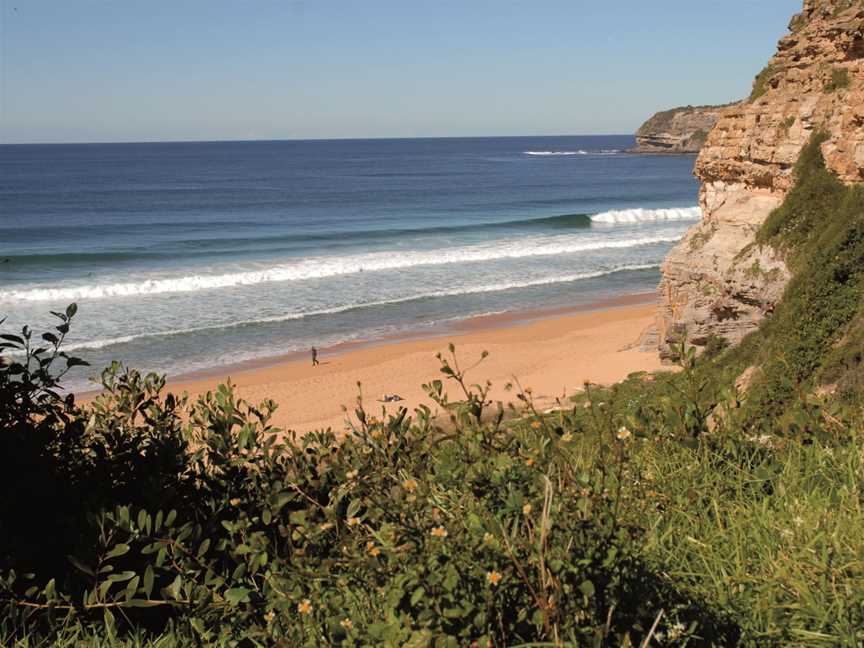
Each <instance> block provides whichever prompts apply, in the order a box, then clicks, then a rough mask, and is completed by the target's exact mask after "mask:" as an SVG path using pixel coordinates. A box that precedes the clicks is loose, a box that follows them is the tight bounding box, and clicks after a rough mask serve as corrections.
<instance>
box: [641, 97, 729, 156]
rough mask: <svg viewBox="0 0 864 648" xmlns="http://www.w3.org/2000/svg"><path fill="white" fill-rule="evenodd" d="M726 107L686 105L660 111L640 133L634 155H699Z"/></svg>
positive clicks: (645, 124) (646, 123) (644, 125)
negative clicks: (709, 133)
mask: <svg viewBox="0 0 864 648" xmlns="http://www.w3.org/2000/svg"><path fill="white" fill-rule="evenodd" d="M724 108H726V106H682V107H681V108H672V109H671V110H664V111H662V112H658V113H657V114H656V115H654V116H653V117H651V119H649V120H648V121H646V122H645V123H644V124H642V126H640V127H639V130H637V131H636V148H635V149H633V151H632V152H633V153H678V154H681V153H698V152H699V150H700V149H701V148H702V145H703V144H705V138H706V137H707V136H708V132H709V131H710V130H711V129H712V128H713V127H714V124H716V123H717V119H718V118H719V117H720V114H721V113H722V111H723V109H724Z"/></svg>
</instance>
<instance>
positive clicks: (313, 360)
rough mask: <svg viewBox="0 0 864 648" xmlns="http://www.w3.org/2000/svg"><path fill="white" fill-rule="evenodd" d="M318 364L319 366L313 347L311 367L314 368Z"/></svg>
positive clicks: (316, 352) (315, 350)
mask: <svg viewBox="0 0 864 648" xmlns="http://www.w3.org/2000/svg"><path fill="white" fill-rule="evenodd" d="M319 364H321V363H320V362H318V349H316V348H315V347H312V366H313V367H316V366H318V365H319Z"/></svg>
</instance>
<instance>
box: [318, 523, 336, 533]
mask: <svg viewBox="0 0 864 648" xmlns="http://www.w3.org/2000/svg"><path fill="white" fill-rule="evenodd" d="M332 528H333V523H332V522H324V523H322V524H319V525H318V529H319V530H320V531H327V530H328V529H332Z"/></svg>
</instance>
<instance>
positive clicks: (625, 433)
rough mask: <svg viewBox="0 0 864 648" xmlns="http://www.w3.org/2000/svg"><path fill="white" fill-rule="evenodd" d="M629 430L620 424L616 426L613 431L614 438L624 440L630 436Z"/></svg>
mask: <svg viewBox="0 0 864 648" xmlns="http://www.w3.org/2000/svg"><path fill="white" fill-rule="evenodd" d="M630 434H631V432H630V430H628V429H627V428H626V427H625V426H623V425H622V426H621V427H620V428H618V431H617V432H616V433H615V438H616V439H618V440H619V441H626V440H627V439H629V438H630Z"/></svg>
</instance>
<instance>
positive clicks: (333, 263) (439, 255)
mask: <svg viewBox="0 0 864 648" xmlns="http://www.w3.org/2000/svg"><path fill="white" fill-rule="evenodd" d="M679 238H681V234H680V232H675V231H669V232H658V233H657V234H655V235H653V236H644V237H637V238H619V239H601V240H592V239H591V238H589V237H584V236H545V237H523V238H519V239H505V240H503V241H499V242H495V243H487V244H481V245H473V246H464V247H457V248H451V249H444V250H440V249H439V250H413V251H406V252H401V253H398V254H394V253H393V252H372V253H366V254H357V255H348V256H337V257H316V258H311V259H304V260H301V261H297V262H294V263H286V264H279V265H275V266H271V267H268V268H263V269H260V270H240V271H237V272H231V273H224V274H195V275H186V276H173V277H160V278H149V279H142V280H140V281H130V282H120V283H105V284H95V285H82V286H70V287H64V288H47V287H33V288H29V289H22V290H9V291H0V302H22V301H24V302H39V301H54V302H70V301H78V300H86V299H105V298H111V297H135V296H141V295H157V294H165V293H187V292H198V291H202V290H214V289H220V288H223V289H224V288H234V287H237V286H250V285H256V284H262V283H271V282H285V281H304V280H310V279H324V278H328V277H336V276H341V275H350V274H356V273H360V272H380V271H386V270H400V269H408V268H414V267H417V266H438V265H448V264H462V263H476V262H486V261H497V260H502V259H520V258H528V257H538V256H556V255H560V254H572V253H576V252H587V251H593V250H604V249H625V248H631V247H639V246H643V245H652V244H657V243H671V242H674V241H677V240H678V239H679Z"/></svg>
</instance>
